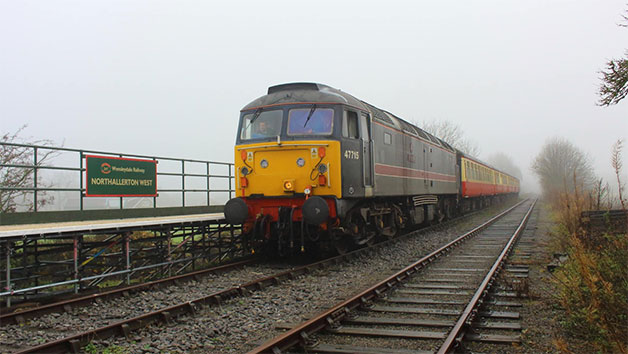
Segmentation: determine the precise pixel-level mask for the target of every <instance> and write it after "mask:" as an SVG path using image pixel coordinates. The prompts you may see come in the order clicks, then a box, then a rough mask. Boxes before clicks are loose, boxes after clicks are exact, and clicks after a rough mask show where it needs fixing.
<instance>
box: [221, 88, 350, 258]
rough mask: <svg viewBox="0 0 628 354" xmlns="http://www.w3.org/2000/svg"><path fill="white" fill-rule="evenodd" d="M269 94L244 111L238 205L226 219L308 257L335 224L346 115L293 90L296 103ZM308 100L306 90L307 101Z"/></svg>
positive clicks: (238, 162) (238, 158)
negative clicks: (314, 243) (322, 233)
mask: <svg viewBox="0 0 628 354" xmlns="http://www.w3.org/2000/svg"><path fill="white" fill-rule="evenodd" d="M271 89H272V88H271ZM270 91H271V90H270V89H269V95H267V96H264V97H262V98H260V99H258V100H256V101H254V102H253V103H252V104H250V105H248V106H247V107H245V108H244V109H243V110H242V112H241V115H240V123H239V129H238V137H237V139H236V146H235V151H234V153H235V179H236V198H233V199H231V200H230V201H229V202H227V205H225V217H226V219H227V221H228V222H230V223H232V224H242V226H243V233H245V234H246V235H248V237H250V239H251V240H255V241H258V242H260V241H261V242H262V243H265V244H273V245H276V246H277V248H278V249H279V251H280V252H281V251H282V250H283V251H284V252H283V253H285V251H286V250H287V249H292V248H295V249H301V250H303V249H304V246H305V244H306V243H307V242H308V240H309V241H318V237H319V236H318V235H319V233H320V231H324V230H327V229H328V228H330V227H333V226H334V225H335V224H336V223H337V222H338V220H337V214H336V200H337V199H339V198H341V194H342V184H341V183H342V180H341V169H340V168H341V166H340V163H341V151H340V149H341V143H340V141H339V140H338V138H337V135H338V133H339V132H340V130H341V124H342V123H341V119H340V117H342V108H341V106H340V105H339V104H338V103H337V102H333V101H332V102H329V101H327V102H325V101H324V100H321V99H320V98H317V97H294V95H295V94H294V92H295V91H294V90H290V94H289V96H291V97H285V95H284V94H283V91H282V92H279V94H276V93H275V94H273V93H272V92H270ZM297 92H299V91H297ZM318 92H319V91H318V90H316V91H315V93H318ZM311 93H312V92H309V91H308V90H305V92H304V96H308V94H311ZM269 96H270V97H269ZM309 96H311V95H309ZM277 100H279V101H283V102H276V101H277ZM269 241H272V242H269Z"/></svg>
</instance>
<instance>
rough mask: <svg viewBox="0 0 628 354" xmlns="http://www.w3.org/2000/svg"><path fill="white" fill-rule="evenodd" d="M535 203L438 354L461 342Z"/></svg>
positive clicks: (447, 351)
mask: <svg viewBox="0 0 628 354" xmlns="http://www.w3.org/2000/svg"><path fill="white" fill-rule="evenodd" d="M535 205H536V200H534V202H532V205H531V206H530V208H529V209H528V211H527V213H526V215H525V216H524V217H523V219H522V220H521V223H520V224H519V227H517V230H515V232H514V233H513V234H512V236H511V237H510V239H509V240H508V243H507V244H506V246H504V249H503V250H502V252H501V254H500V255H499V257H497V259H496V260H495V263H493V266H492V267H491V269H490V270H489V272H488V273H487V274H486V276H485V277H484V279H483V280H482V283H481V284H480V287H479V288H478V289H477V290H476V291H475V293H474V294H473V297H472V298H471V300H470V301H469V303H468V304H467V306H466V307H465V309H464V311H463V312H462V314H461V315H460V318H459V319H458V321H456V324H455V325H454V327H453V329H452V330H451V331H450V332H449V335H448V336H447V338H446V339H445V342H444V343H443V344H442V345H441V347H440V349H439V350H438V354H445V353H449V352H451V350H452V349H454V348H455V347H456V346H458V345H459V344H460V343H461V342H462V340H463V338H464V335H465V329H466V328H467V327H468V326H469V325H470V324H471V322H472V321H473V319H474V318H475V315H476V314H477V312H478V309H479V305H481V304H482V303H483V301H484V298H485V297H486V295H487V294H488V290H489V289H490V287H491V285H492V284H493V281H494V280H495V277H496V276H497V275H498V273H499V271H500V270H501V267H502V266H503V264H504V261H505V260H506V258H507V257H508V255H509V254H510V251H511V250H512V248H513V246H514V244H515V242H516V241H517V238H518V237H519V235H521V233H522V232H523V230H524V229H525V227H526V224H527V223H528V219H529V218H530V214H532V210H533V209H534V206H535Z"/></svg>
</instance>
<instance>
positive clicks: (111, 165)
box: [85, 155, 157, 197]
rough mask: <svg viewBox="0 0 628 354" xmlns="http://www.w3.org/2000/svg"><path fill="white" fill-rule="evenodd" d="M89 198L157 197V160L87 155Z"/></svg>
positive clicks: (87, 189) (87, 194)
mask: <svg viewBox="0 0 628 354" xmlns="http://www.w3.org/2000/svg"><path fill="white" fill-rule="evenodd" d="M85 160H86V165H87V171H86V173H85V176H86V184H85V185H86V192H85V196H86V197H154V196H156V195H157V162H156V161H153V160H138V159H126V158H120V157H109V156H94V155H86V156H85Z"/></svg>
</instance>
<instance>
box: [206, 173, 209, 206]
mask: <svg viewBox="0 0 628 354" xmlns="http://www.w3.org/2000/svg"><path fill="white" fill-rule="evenodd" d="M205 166H206V167H207V206H209V162H206V163H205Z"/></svg>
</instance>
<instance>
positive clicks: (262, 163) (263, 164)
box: [259, 159, 268, 168]
mask: <svg viewBox="0 0 628 354" xmlns="http://www.w3.org/2000/svg"><path fill="white" fill-rule="evenodd" d="M259 165H260V166H262V168H266V167H268V161H267V160H266V159H264V160H262V161H261V162H260V163H259Z"/></svg>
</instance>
